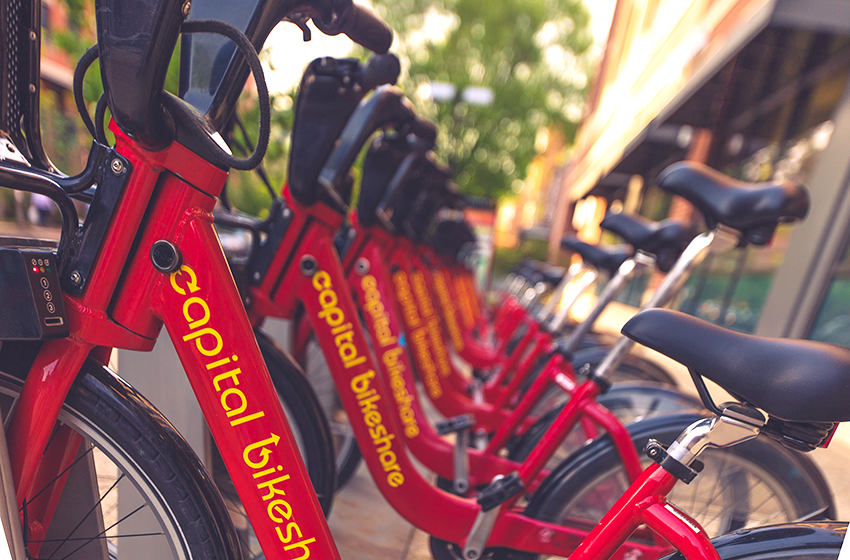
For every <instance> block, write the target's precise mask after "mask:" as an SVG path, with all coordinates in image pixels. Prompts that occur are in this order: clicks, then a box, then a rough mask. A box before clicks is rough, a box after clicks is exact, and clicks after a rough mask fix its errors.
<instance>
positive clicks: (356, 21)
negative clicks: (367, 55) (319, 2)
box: [340, 4, 393, 54]
mask: <svg viewBox="0 0 850 560" xmlns="http://www.w3.org/2000/svg"><path fill="white" fill-rule="evenodd" d="M343 17H344V20H343V22H342V25H341V26H340V31H341V32H342V33H345V34H346V35H348V37H349V38H350V39H351V40H352V41H354V42H355V43H357V44H358V45H361V46H363V47H366V48H367V49H369V50H370V51H372V52H374V53H377V54H384V53H385V52H387V51H388V50H390V46H391V45H392V44H393V30H392V29H390V26H389V25H387V24H386V23H384V20H382V19H381V18H380V17H379V16H378V15H377V14H375V12H373V11H372V10H370V9H369V8H364V7H363V6H358V5H357V4H352V5H351V7H350V8H348V9H347V10H346V11H345V15H344V16H343Z"/></svg>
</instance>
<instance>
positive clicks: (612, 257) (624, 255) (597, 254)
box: [561, 235, 634, 275]
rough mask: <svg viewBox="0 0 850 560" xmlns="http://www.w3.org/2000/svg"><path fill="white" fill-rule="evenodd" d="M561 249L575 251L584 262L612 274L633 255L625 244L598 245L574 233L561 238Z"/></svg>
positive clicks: (632, 251)
mask: <svg viewBox="0 0 850 560" xmlns="http://www.w3.org/2000/svg"><path fill="white" fill-rule="evenodd" d="M561 249H569V250H571V251H575V252H576V253H578V254H579V255H581V258H582V259H584V261H585V262H587V263H590V264H592V265H593V266H595V267H596V268H599V269H602V270H607V271H608V272H609V273H610V274H612V275H613V274H616V273H617V269H618V268H620V265H621V264H623V262H625V260H626V259H628V258H630V257H631V256H632V255H634V250H632V249H631V248H630V247H627V246H625V245H616V246H614V247H600V246H599V245H590V244H588V243H585V242H584V241H581V240H579V238H578V237H576V236H574V235H567V236H565V237H564V238H563V239H561Z"/></svg>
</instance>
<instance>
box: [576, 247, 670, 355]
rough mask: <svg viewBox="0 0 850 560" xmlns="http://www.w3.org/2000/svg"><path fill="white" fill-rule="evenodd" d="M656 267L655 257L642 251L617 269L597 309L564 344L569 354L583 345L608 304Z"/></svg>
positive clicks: (597, 302) (597, 304)
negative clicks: (582, 342)
mask: <svg viewBox="0 0 850 560" xmlns="http://www.w3.org/2000/svg"><path fill="white" fill-rule="evenodd" d="M654 265H655V257H653V256H652V255H649V254H647V253H643V252H640V251H638V252H637V253H635V256H634V257H632V258H630V259H627V260H626V261H625V262H624V263H623V264H621V265H620V268H619V269H617V274H615V275H614V277H613V278H611V280H610V281H609V282H608V284H606V285H605V289H604V290H602V293H601V294H600V295H599V299H597V300H596V307H594V308H593V311H591V313H590V315H588V316H587V318H586V319H585V320H584V321H582V322H581V323H579V325H578V326H577V327H576V328H575V330H573V332H572V333H571V334H570V336H569V338H568V339H567V340H566V342H565V343H564V346H563V349H564V350H566V351H567V352H575V351H576V350H577V349H578V347H579V345H580V344H581V340H582V338H584V336H585V335H586V334H587V333H588V332H590V329H592V328H593V324H594V323H596V320H597V319H598V318H599V316H600V315H601V314H602V312H603V311H604V310H605V308H606V307H607V306H608V304H609V303H611V302H612V301H613V300H614V298H616V297H617V296H618V295H620V292H622V291H623V289H624V288H625V287H626V285H627V284H628V283H629V282H631V281H632V279H634V278H638V277H640V276H643V275H644V274H646V273H647V272H649V271H650V270H652V269H653V268H654Z"/></svg>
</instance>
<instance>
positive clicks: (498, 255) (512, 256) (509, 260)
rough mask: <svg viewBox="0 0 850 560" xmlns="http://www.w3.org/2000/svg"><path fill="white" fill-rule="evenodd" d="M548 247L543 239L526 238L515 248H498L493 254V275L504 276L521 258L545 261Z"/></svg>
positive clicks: (495, 276)
mask: <svg viewBox="0 0 850 560" xmlns="http://www.w3.org/2000/svg"><path fill="white" fill-rule="evenodd" d="M548 253H549V247H548V245H547V243H546V242H545V241H541V240H539V239H527V240H525V241H523V242H522V243H520V244H519V246H518V247H516V248H498V249H496V252H495V254H494V255H493V277H494V278H504V277H505V276H507V275H508V272H510V270H511V269H512V268H513V267H514V266H516V265H518V264H519V263H520V261H522V260H523V259H536V260H538V261H546V260H547V259H548V257H549V255H548Z"/></svg>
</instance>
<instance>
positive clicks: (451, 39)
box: [375, 0, 592, 197]
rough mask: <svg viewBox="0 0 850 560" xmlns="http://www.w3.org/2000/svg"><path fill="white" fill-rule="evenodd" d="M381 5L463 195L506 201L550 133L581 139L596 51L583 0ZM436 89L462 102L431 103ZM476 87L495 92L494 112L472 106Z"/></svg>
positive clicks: (433, 0) (409, 0) (411, 88)
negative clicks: (469, 91) (589, 58)
mask: <svg viewBox="0 0 850 560" xmlns="http://www.w3.org/2000/svg"><path fill="white" fill-rule="evenodd" d="M375 4H376V9H377V10H378V11H379V12H380V14H381V16H382V17H384V18H385V19H386V20H387V22H388V23H389V24H390V25H391V26H392V27H393V29H394V30H396V43H395V44H394V47H393V50H394V51H395V52H398V53H399V54H400V55H401V56H402V58H403V59H407V63H408V64H409V69H408V73H407V77H406V79H405V80H404V81H403V82H402V83H401V86H402V87H403V89H404V90H405V91H406V92H407V94H408V95H409V96H410V97H411V98H412V99H413V100H414V102H415V103H416V104H417V109H418V110H419V111H421V112H422V113H423V114H425V115H426V116H428V117H429V118H432V119H434V120H435V121H436V122H437V123H438V124H439V128H440V139H439V147H438V155H439V156H440V157H441V159H442V160H443V162H444V163H448V164H451V165H452V166H453V167H454V169H455V172H456V178H457V183H458V184H459V186H460V187H461V189H462V190H463V191H464V192H467V193H469V194H475V195H486V196H494V197H499V196H502V195H505V194H508V193H509V192H510V191H511V190H512V189H513V190H517V189H518V187H519V186H520V185H521V181H522V180H523V179H525V177H526V173H527V170H528V166H529V164H530V163H531V160H532V158H533V157H534V155H535V154H536V152H537V150H536V146H535V141H536V139H537V136H538V133H539V131H540V130H541V129H542V128H544V127H547V126H553V127H557V128H560V129H561V130H562V131H563V132H564V134H565V136H566V138H568V139H570V140H571V139H572V138H573V136H574V135H575V131H576V127H577V121H578V119H579V117H580V115H581V110H582V107H583V100H584V95H585V89H586V84H587V72H586V63H585V61H584V58H583V55H585V54H586V53H587V51H588V49H589V47H590V45H591V42H592V39H591V35H590V32H589V30H588V22H589V15H588V12H587V10H586V8H585V7H584V5H583V4H582V3H581V0H502V1H500V2H490V1H489V0H445V1H441V0H376V2H375ZM441 30H442V31H445V36H444V37H439V36H438V35H439V32H440V31H441ZM435 32H436V33H435ZM431 82H445V83H450V84H453V85H454V86H455V87H456V95H455V97H454V99H452V100H450V101H448V102H442V103H435V102H433V101H431V100H430V99H428V98H427V95H426V93H427V91H428V89H427V84H429V83H431ZM469 86H472V87H483V88H488V89H490V90H491V91H492V92H493V93H494V96H493V102H492V104H490V105H489V106H482V105H475V104H472V103H469V102H467V101H465V100H464V99H463V97H462V96H463V91H464V90H465V89H466V88H467V87H469Z"/></svg>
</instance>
